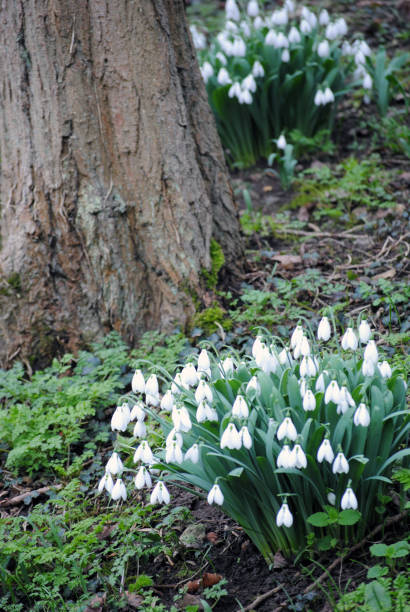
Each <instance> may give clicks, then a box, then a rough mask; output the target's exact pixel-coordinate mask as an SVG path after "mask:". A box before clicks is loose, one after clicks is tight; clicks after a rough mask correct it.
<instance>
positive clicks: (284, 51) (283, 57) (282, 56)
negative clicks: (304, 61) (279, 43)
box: [281, 49, 290, 64]
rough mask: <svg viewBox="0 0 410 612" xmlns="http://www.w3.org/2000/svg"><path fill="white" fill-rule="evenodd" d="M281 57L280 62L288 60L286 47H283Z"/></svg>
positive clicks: (288, 54) (288, 55)
mask: <svg viewBox="0 0 410 612" xmlns="http://www.w3.org/2000/svg"><path fill="white" fill-rule="evenodd" d="M281 58H282V62H285V64H286V63H287V62H288V61H289V60H290V53H289V50H288V49H284V50H283V51H282V55H281Z"/></svg>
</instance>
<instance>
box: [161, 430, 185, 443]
mask: <svg viewBox="0 0 410 612" xmlns="http://www.w3.org/2000/svg"><path fill="white" fill-rule="evenodd" d="M173 442H176V443H177V444H178V446H180V447H181V448H182V444H183V438H182V435H181V433H180V432H179V431H177V430H176V429H175V427H173V428H172V429H171V431H170V432H169V434H168V435H167V437H166V440H165V446H170V445H171V444H173Z"/></svg>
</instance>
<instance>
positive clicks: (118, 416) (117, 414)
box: [111, 404, 131, 431]
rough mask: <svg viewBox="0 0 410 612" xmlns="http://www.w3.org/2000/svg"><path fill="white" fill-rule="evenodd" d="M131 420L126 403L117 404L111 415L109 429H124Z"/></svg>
mask: <svg viewBox="0 0 410 612" xmlns="http://www.w3.org/2000/svg"><path fill="white" fill-rule="evenodd" d="M130 420H131V415H130V409H129V407H128V404H122V406H117V408H116V409H115V411H114V414H113V415H112V417H111V429H112V430H113V431H125V430H126V429H127V427H128V423H129V422H130Z"/></svg>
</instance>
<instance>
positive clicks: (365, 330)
mask: <svg viewBox="0 0 410 612" xmlns="http://www.w3.org/2000/svg"><path fill="white" fill-rule="evenodd" d="M371 336H372V331H371V329H370V325H369V324H368V322H367V321H366V319H362V320H361V321H360V325H359V338H360V342H361V343H362V344H367V343H368V342H369V340H370V338H371Z"/></svg>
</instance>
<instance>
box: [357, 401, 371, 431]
mask: <svg viewBox="0 0 410 612" xmlns="http://www.w3.org/2000/svg"><path fill="white" fill-rule="evenodd" d="M353 423H354V424H355V425H356V427H358V426H359V425H361V426H362V427H367V426H368V425H369V424H370V414H369V411H368V410H367V407H366V404H363V403H362V404H359V406H358V408H357V410H356V412H355V413H354V416H353Z"/></svg>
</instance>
